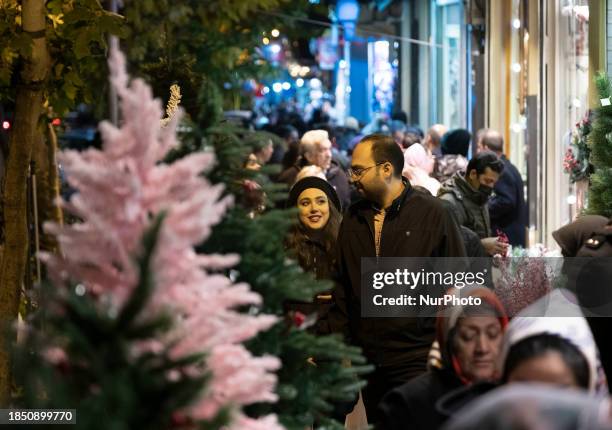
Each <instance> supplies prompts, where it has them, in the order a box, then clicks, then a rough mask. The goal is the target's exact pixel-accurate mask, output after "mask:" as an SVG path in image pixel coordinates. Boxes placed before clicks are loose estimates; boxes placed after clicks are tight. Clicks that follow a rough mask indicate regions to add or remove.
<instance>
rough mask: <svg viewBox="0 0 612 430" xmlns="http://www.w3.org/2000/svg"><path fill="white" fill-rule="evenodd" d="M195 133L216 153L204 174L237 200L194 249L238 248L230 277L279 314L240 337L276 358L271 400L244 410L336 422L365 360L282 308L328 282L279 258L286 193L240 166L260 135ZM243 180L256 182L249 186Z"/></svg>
mask: <svg viewBox="0 0 612 430" xmlns="http://www.w3.org/2000/svg"><path fill="white" fill-rule="evenodd" d="M199 136H202V137H203V138H204V139H203V142H204V147H206V146H208V147H209V148H212V149H214V152H215V154H216V155H217V157H218V159H219V163H218V164H217V165H216V166H215V168H214V169H213V170H212V172H211V173H210V174H209V175H208V177H209V178H210V179H211V181H212V182H214V183H226V184H228V189H231V190H232V192H233V193H234V194H235V195H236V200H237V202H238V203H237V204H236V205H235V206H234V207H233V208H232V209H230V211H229V212H228V214H227V216H226V217H225V218H224V220H223V221H221V222H220V223H219V224H218V225H217V226H215V227H214V228H213V234H212V235H211V237H210V238H209V239H208V240H207V241H206V243H205V244H203V246H202V248H201V250H202V251H204V252H222V253H235V254H239V255H240V256H241V258H240V262H239V263H238V264H237V265H236V266H234V267H233V268H232V269H233V273H232V275H233V277H234V278H235V279H236V280H237V281H240V282H246V283H248V284H249V285H251V287H252V288H253V290H255V291H256V292H258V293H259V294H261V295H262V297H263V311H264V312H266V313H270V314H274V315H277V316H278V317H279V319H280V318H283V317H285V320H284V321H279V322H278V323H277V324H276V325H275V326H274V327H273V328H272V329H271V330H268V331H265V332H261V333H260V334H259V335H258V336H257V337H256V338H255V339H253V340H252V341H250V342H249V343H248V347H249V349H250V350H251V351H252V352H253V353H254V354H256V355H259V354H266V353H267V354H272V355H275V356H278V357H279V358H280V359H281V361H282V367H281V368H280V370H279V372H278V385H277V394H278V396H279V400H278V402H276V403H275V404H273V405H272V404H258V405H256V406H253V407H249V408H248V409H247V411H248V412H249V414H250V415H252V416H260V415H265V414H269V413H275V414H276V415H277V416H278V418H279V421H280V422H281V424H282V425H284V426H285V427H286V428H287V429H290V430H303V429H304V428H305V427H307V426H313V427H314V428H316V429H341V428H344V417H343V413H345V412H346V413H348V412H350V409H349V410H346V407H347V406H348V407H350V406H351V405H352V401H353V400H354V399H355V398H356V396H357V393H358V391H359V389H360V388H361V387H362V386H363V385H364V382H362V381H360V380H359V376H360V375H362V374H364V373H365V372H367V371H369V370H370V367H368V366H365V365H364V363H365V359H364V357H363V356H362V355H361V353H360V351H359V349H357V348H355V347H351V346H348V345H346V344H345V343H344V342H343V341H342V340H341V339H340V337H338V336H336V335H325V336H317V335H315V334H313V333H311V332H310V331H309V330H308V328H309V324H312V322H313V316H304V315H300V314H291V315H286V314H285V308H284V304H285V302H286V301H295V300H298V301H310V300H312V299H313V297H314V296H315V294H316V293H318V292H322V291H326V290H330V289H331V286H332V285H331V283H330V282H325V281H317V280H315V279H314V277H313V276H312V275H311V274H310V273H304V272H303V271H302V270H301V268H300V267H299V266H298V265H297V263H296V262H295V261H292V260H289V259H288V258H287V254H286V250H285V249H284V242H285V237H286V234H287V231H288V229H289V228H290V226H291V225H292V224H293V223H294V222H296V216H295V209H288V210H285V209H274V207H275V206H276V202H277V201H278V200H279V199H284V198H285V196H286V189H285V188H284V186H279V185H277V184H271V183H270V181H269V179H268V178H267V175H266V173H267V170H266V168H265V166H264V168H263V169H262V170H260V171H254V170H248V169H245V168H244V167H243V166H244V161H245V160H246V158H247V156H248V154H249V153H250V151H251V150H252V148H251V147H250V146H249V141H250V140H251V139H253V138H257V137H260V138H263V139H265V138H267V137H266V135H265V134H260V135H257V134H255V135H251V134H250V133H249V132H247V131H246V130H239V129H232V128H228V127H219V126H216V127H212V128H208V129H200V131H199ZM196 146H197V145H195V144H194V145H191V147H192V148H194V147H196ZM245 183H246V184H249V183H256V184H257V188H255V189H253V187H250V186H245ZM254 192H256V193H257V196H263V198H264V204H263V206H264V207H265V208H266V210H265V211H264V212H263V213H262V212H258V211H254V210H253V207H252V205H251V204H250V203H251V202H252V201H254V200H256V199H253V198H250V196H252V194H253V193H254ZM347 363H351V366H347ZM343 407H344V409H343Z"/></svg>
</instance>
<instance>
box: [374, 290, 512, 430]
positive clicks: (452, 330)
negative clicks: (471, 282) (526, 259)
mask: <svg viewBox="0 0 612 430" xmlns="http://www.w3.org/2000/svg"><path fill="white" fill-rule="evenodd" d="M449 293H451V294H456V295H459V294H460V295H461V297H475V298H476V297H478V298H480V299H481V300H482V304H481V305H480V306H474V305H472V306H452V307H447V308H446V309H443V310H440V311H439V313H438V317H437V319H436V325H437V335H436V340H437V341H438V343H439V344H440V345H443V347H442V348H441V365H440V367H439V368H433V369H431V370H430V371H428V372H427V373H425V374H423V375H421V376H419V377H417V378H415V379H413V380H411V381H410V382H407V383H406V384H404V385H402V386H400V387H398V388H395V389H393V390H392V391H390V392H389V393H388V394H387V395H386V396H385V397H384V398H383V401H382V402H381V404H380V407H379V409H380V417H381V419H380V420H379V423H378V425H377V426H376V428H377V429H380V430H400V429H401V430H403V429H408V428H409V429H415V430H418V429H424V430H425V429H427V430H431V429H437V428H439V427H440V426H441V425H442V424H443V423H444V421H445V419H446V418H447V417H446V415H444V414H443V413H442V412H441V411H440V410H438V408H437V407H436V402H437V401H438V399H439V398H440V397H442V396H444V395H445V394H447V393H450V392H451V391H453V390H455V389H457V388H459V387H462V386H465V385H470V384H472V383H474V382H481V381H495V380H496V379H497V378H498V377H499V374H498V373H497V371H496V362H497V358H498V355H499V352H500V349H501V344H502V338H503V333H504V329H505V327H506V325H507V323H508V318H507V317H506V313H505V311H504V308H503V306H502V304H501V303H500V301H499V300H498V299H497V297H496V296H495V293H493V292H492V291H491V290H489V289H487V288H483V287H473V288H466V289H464V290H461V291H460V290H457V289H452V290H451V292H449Z"/></svg>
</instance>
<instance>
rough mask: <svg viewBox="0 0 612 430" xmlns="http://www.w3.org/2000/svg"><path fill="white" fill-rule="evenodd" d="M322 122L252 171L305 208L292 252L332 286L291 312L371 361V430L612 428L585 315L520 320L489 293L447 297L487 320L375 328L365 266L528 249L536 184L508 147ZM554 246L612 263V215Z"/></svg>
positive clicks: (469, 317)
mask: <svg viewBox="0 0 612 430" xmlns="http://www.w3.org/2000/svg"><path fill="white" fill-rule="evenodd" d="M281 119H282V118H281V117H279V120H281ZM316 120H317V121H319V122H314V123H311V124H308V125H306V124H305V123H300V125H299V126H295V125H292V124H288V123H287V124H283V123H282V122H279V123H277V124H273V125H272V126H270V127H268V129H269V131H272V132H274V133H276V134H277V135H278V136H279V137H280V138H282V139H283V140H284V143H285V145H284V146H283V147H282V148H280V149H279V148H274V147H273V145H272V142H270V144H269V145H268V146H267V148H265V151H264V152H262V150H261V148H253V154H251V157H250V162H254V163H257V164H258V165H263V164H266V163H277V164H280V165H281V166H282V169H281V170H282V171H281V173H280V174H278V175H274V177H273V178H272V179H273V180H274V181H277V182H279V183H284V184H286V185H287V187H288V189H289V197H288V199H287V201H286V205H287V207H290V208H297V211H296V213H297V219H296V221H295V225H294V227H293V229H292V230H291V231H290V232H289V235H288V237H287V240H286V249H287V253H288V256H290V257H292V258H294V259H295V260H296V261H297V262H298V263H299V264H300V266H301V267H302V268H303V270H305V271H309V272H312V273H313V274H314V275H315V277H316V278H317V279H328V280H331V281H333V283H334V285H335V286H334V289H333V291H329V292H326V293H321V294H319V295H317V297H315V298H313V302H312V303H288V304H287V309H288V311H291V310H299V311H300V312H303V313H305V314H312V315H316V316H317V323H316V325H315V327H314V328H313V329H314V330H315V331H316V332H317V333H321V334H327V333H340V334H341V335H343V336H344V338H345V339H346V341H347V342H350V343H353V344H355V345H358V346H360V347H361V348H362V350H363V353H364V355H365V356H366V358H367V359H368V362H369V363H370V364H373V365H374V371H373V372H372V373H370V374H369V375H367V376H366V378H367V385H366V387H365V388H364V389H363V390H362V393H361V397H362V399H363V405H364V406H365V412H366V416H367V421H368V423H369V424H370V425H374V428H376V429H382V430H387V429H436V428H446V429H464V428H465V429H468V428H470V429H472V428H486V429H495V428H512V429H515V428H521V429H543V428H551V429H552V428H554V429H570V428H571V429H574V428H589V429H595V428H596V429H599V428H602V429H603V428H612V409H610V408H609V404H608V400H607V399H608V397H607V394H608V385H607V380H606V371H610V370H611V369H610V362H611V361H610V359H611V354H610V351H609V348H608V347H607V343H606V342H605V336H606V329H607V319H606V318H585V317H584V315H583V314H582V313H581V312H580V308H579V307H576V308H572V309H567V310H566V312H565V313H563V315H564V316H563V317H558V315H542V316H539V317H535V318H533V317H530V316H528V315H534V313H533V312H531V313H530V309H529V308H526V309H524V310H523V311H522V312H521V313H519V314H518V315H516V316H513V317H512V318H511V319H509V317H508V316H507V315H506V312H505V310H504V306H503V305H502V304H501V302H500V301H499V300H498V298H497V297H496V296H495V293H494V292H493V291H492V290H491V289H489V288H486V287H468V288H464V289H462V290H458V289H454V290H449V294H457V295H461V296H462V297H470V296H473V297H479V298H481V299H482V302H484V305H480V306H478V309H475V308H473V307H471V306H470V305H467V306H462V305H457V306H453V307H451V308H450V309H448V308H447V309H445V310H444V312H443V313H442V312H441V313H440V314H439V315H438V316H437V317H436V318H416V317H413V318H407V317H406V318H400V317H393V318H366V317H362V312H361V308H362V290H361V259H362V258H364V257H466V256H467V257H481V258H489V257H493V256H496V255H505V253H506V251H507V247H508V246H509V245H512V246H523V247H524V246H525V245H526V243H527V241H526V231H527V208H526V202H525V197H524V191H523V189H524V186H523V180H522V178H521V175H520V173H519V172H518V170H517V169H516V167H515V166H514V165H513V164H512V163H511V162H510V161H509V160H508V158H507V157H506V156H505V155H504V141H503V137H502V135H501V134H500V133H499V132H497V131H495V130H490V129H485V130H480V131H479V132H478V133H477V134H476V135H475V141H472V135H471V133H470V132H469V131H467V130H464V129H456V130H448V129H447V128H446V127H445V126H444V125H442V124H435V125H433V126H431V127H430V128H429V129H428V130H427V132H423V131H421V130H420V129H419V128H418V127H413V126H409V125H408V124H406V121H405V118H404V120H402V118H401V116H400V117H399V118H395V119H393V120H392V121H390V122H389V123H388V124H387V123H385V124H380V123H379V124H378V125H377V126H375V127H373V126H372V125H371V124H370V125H367V126H365V127H363V128H361V127H360V126H359V124H358V123H357V121H356V120H354V119H353V118H349V119H348V120H347V121H346V123H345V126H344V127H333V126H331V125H330V124H329V123H327V122H325V119H324V118H323V117H321V116H318V117H317V118H316ZM594 235H595V236H596V237H598V238H599V239H598V240H599V242H597V244H598V246H594V245H593V243H594V242H593V237H594ZM502 237H503V238H504V239H503V240H502ZM554 237H555V240H557V242H558V243H559V246H560V247H561V249H562V250H563V255H564V256H565V257H574V256H576V255H584V254H585V253H586V254H588V252H589V251H590V252H591V254H589V255H606V254H605V253H606V252H609V253H610V254H612V246H611V245H610V244H611V243H612V242H609V241H608V238H609V237H612V227H610V226H609V221H608V220H607V219H606V218H603V217H596V218H593V217H588V216H587V217H585V218H581V219H578V220H577V221H575V222H574V223H572V224H570V225H568V226H565V227H563V228H561V229H560V230H559V231H558V232H556V233H555V235H554ZM600 243H601V244H600ZM581 253H582V254H581ZM575 295H577V298H576V296H575ZM567 297H574V302H580V300H581V297H582V296H581V295H580V294H577V292H576V291H575V290H574V291H570V290H557V289H556V290H553V292H552V293H550V294H549V295H548V296H546V297H542V298H541V299H540V300H544V301H546V302H547V303H549V304H550V303H554V302H555V301H557V300H558V301H559V303H560V305H559V306H561V307H562V306H565V305H564V304H565V303H567V300H566V299H567ZM561 299H564V300H561ZM538 305H539V304H538V302H535V303H533V304H532V305H531V306H535V307H537V306H538ZM557 310H558V309H557ZM315 359H316V358H315ZM526 384H538V385H537V386H533V387H532V386H531V385H526ZM351 407H352V405H351ZM559 410H563V411H564V412H563V413H562V414H559V413H556V412H558V411H559ZM508 423H510V424H508ZM508 425H509V426H508Z"/></svg>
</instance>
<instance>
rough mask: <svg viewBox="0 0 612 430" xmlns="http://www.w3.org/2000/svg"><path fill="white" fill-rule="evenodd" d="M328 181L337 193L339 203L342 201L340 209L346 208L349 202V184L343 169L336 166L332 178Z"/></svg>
mask: <svg viewBox="0 0 612 430" xmlns="http://www.w3.org/2000/svg"><path fill="white" fill-rule="evenodd" d="M329 182H330V184H331V185H332V186H333V187H334V189H335V190H336V194H338V198H339V199H340V203H342V210H343V211H344V210H346V208H348V207H349V206H350V204H351V186H350V184H349V180H348V177H347V176H346V173H344V170H342V169H341V168H338V169H337V171H336V174H335V176H334V179H333V180H332V181H329Z"/></svg>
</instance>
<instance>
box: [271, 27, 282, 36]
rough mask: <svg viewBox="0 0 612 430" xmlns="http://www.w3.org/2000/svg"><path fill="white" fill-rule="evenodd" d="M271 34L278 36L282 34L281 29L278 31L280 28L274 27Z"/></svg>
mask: <svg viewBox="0 0 612 430" xmlns="http://www.w3.org/2000/svg"><path fill="white" fill-rule="evenodd" d="M270 34H272V37H278V36H280V31H278V29H276V28H275V29H274V30H272V31H271V32H270Z"/></svg>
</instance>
